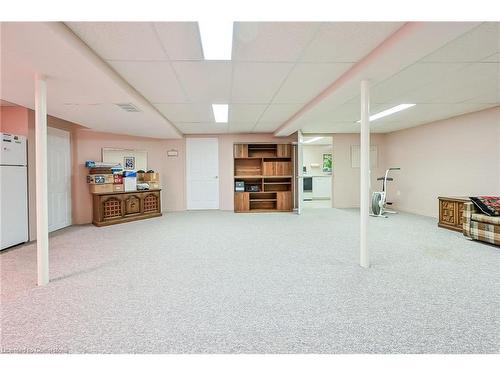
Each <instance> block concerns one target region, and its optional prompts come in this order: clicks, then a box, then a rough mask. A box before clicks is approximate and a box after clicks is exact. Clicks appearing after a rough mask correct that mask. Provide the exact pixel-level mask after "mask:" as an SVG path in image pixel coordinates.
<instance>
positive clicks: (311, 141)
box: [302, 137, 323, 143]
mask: <svg viewBox="0 0 500 375" xmlns="http://www.w3.org/2000/svg"><path fill="white" fill-rule="evenodd" d="M320 139H323V137H314V138H311V139H308V140H307V141H303V142H302V143H313V142H316V141H319V140H320Z"/></svg>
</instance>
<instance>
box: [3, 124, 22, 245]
mask: <svg viewBox="0 0 500 375" xmlns="http://www.w3.org/2000/svg"><path fill="white" fill-rule="evenodd" d="M0 136H1V142H2V146H1V147H2V148H1V153H0V197H1V199H0V211H1V216H0V227H1V232H0V237H1V241H0V242H1V246H2V250H3V249H6V248H8V247H11V246H14V245H18V244H20V243H23V242H27V241H28V174H27V166H26V165H27V163H26V160H27V157H26V137H23V136H20V135H14V134H7V133H0Z"/></svg>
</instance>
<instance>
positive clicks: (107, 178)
mask: <svg viewBox="0 0 500 375" xmlns="http://www.w3.org/2000/svg"><path fill="white" fill-rule="evenodd" d="M113 176H114V175H112V174H92V175H88V176H87V183H88V184H96V185H102V184H112V183H113V182H114V177H113Z"/></svg>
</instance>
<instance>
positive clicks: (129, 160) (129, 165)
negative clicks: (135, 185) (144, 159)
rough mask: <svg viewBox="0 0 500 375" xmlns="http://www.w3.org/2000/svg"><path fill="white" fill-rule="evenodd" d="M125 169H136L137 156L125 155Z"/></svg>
mask: <svg viewBox="0 0 500 375" xmlns="http://www.w3.org/2000/svg"><path fill="white" fill-rule="evenodd" d="M123 169H124V170H126V171H133V170H134V169H135V157H133V156H125V157H124V158H123Z"/></svg>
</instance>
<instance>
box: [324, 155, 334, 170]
mask: <svg viewBox="0 0 500 375" xmlns="http://www.w3.org/2000/svg"><path fill="white" fill-rule="evenodd" d="M332 169H333V159H332V154H323V173H332Z"/></svg>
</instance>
